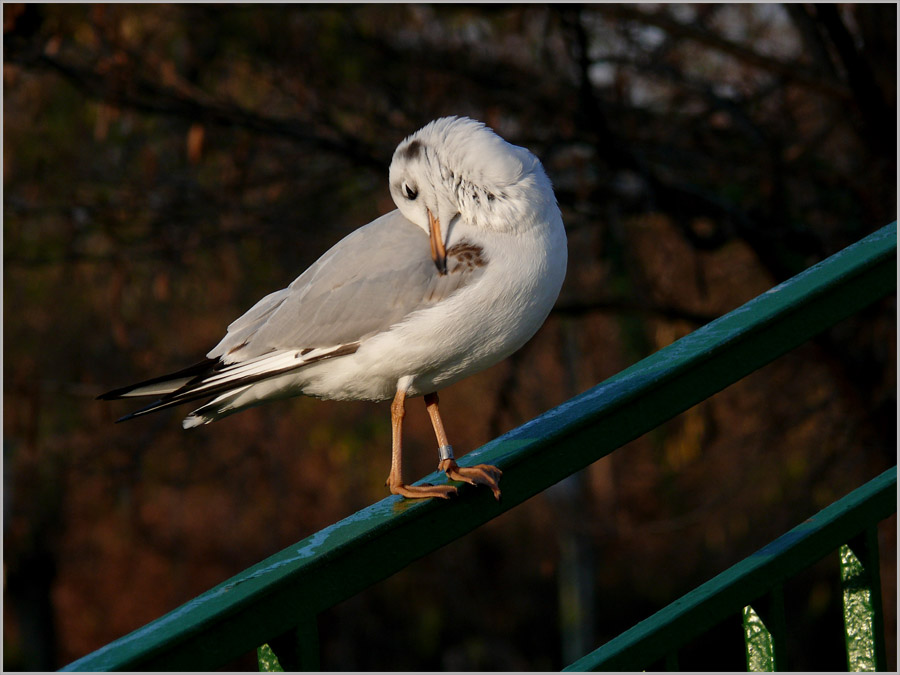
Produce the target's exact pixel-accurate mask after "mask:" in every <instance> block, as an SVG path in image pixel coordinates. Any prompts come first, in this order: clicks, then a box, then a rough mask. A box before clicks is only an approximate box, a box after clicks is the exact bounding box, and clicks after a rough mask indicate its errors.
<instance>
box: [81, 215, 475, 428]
mask: <svg viewBox="0 0 900 675" xmlns="http://www.w3.org/2000/svg"><path fill="white" fill-rule="evenodd" d="M447 261H448V265H447V269H448V273H447V274H444V275H441V274H438V271H437V268H436V267H435V265H434V262H433V261H432V260H431V248H430V246H429V243H428V235H426V234H425V232H424V231H423V230H421V229H420V228H418V227H416V226H415V225H413V224H412V223H411V222H409V221H408V220H406V218H404V217H403V216H402V215H401V214H400V212H399V211H392V212H391V213H388V214H386V215H384V216H382V217H381V218H378V219H377V220H374V221H372V222H371V223H369V224H368V225H366V226H365V227H362V228H360V229H358V230H356V231H355V232H353V233H351V234H349V235H348V236H346V237H345V238H344V239H342V240H341V241H339V242H338V243H337V244H335V245H334V246H333V247H332V248H331V249H330V250H329V251H328V252H327V253H325V255H323V256H322V257H321V258H319V260H317V261H316V262H315V263H314V264H313V265H312V267H310V268H309V269H308V270H306V271H305V272H304V273H303V274H301V275H300V276H299V277H297V279H296V280H295V281H294V282H293V283H292V284H291V285H290V286H288V287H287V288H285V289H283V290H280V291H276V292H275V293H270V294H269V295H267V296H265V297H264V298H263V299H262V300H260V301H259V302H257V303H256V304H255V305H254V306H253V307H251V308H250V310H249V311H247V313H246V314H244V315H243V316H241V317H240V318H238V319H237V320H236V321H234V322H233V323H232V324H231V325H230V326H229V327H228V331H227V334H226V335H225V337H224V338H223V339H222V341H221V342H220V343H219V344H218V345H216V347H215V348H214V349H213V350H212V351H210V352H209V354H207V357H208V358H207V360H206V361H204V362H202V363H198V364H196V365H195V366H191V367H190V368H185V369H184V370H180V371H178V372H176V373H171V374H169V375H164V376H162V377H156V378H153V379H151V380H146V381H144V382H139V383H138V384H134V385H131V386H128V387H122V388H120V389H115V390H113V391H110V392H107V393H106V394H103V395H101V396H99V397H98V398H102V399H118V398H129V397H135V396H137V397H140V396H159V397H160V398H159V399H158V400H157V401H154V402H153V403H151V404H150V405H148V406H146V407H144V408H141V409H140V410H137V411H135V412H134V413H131V414H130V415H126V416H125V417H123V418H121V419H120V420H119V421H122V420H125V419H131V418H132V417H136V416H139V415H146V414H147V413H150V412H153V411H155V410H160V409H162V408H168V407H171V406H173V405H178V404H179V403H183V402H186V401H192V400H195V399H198V398H206V397H209V396H219V398H217V399H215V401H213V402H214V403H215V402H216V401H219V400H220V399H222V398H227V397H228V396H231V395H233V394H235V393H239V392H240V391H241V390H243V389H244V388H246V387H247V386H249V385H251V384H253V383H255V382H259V381H260V380H264V379H268V378H270V377H274V376H276V375H282V374H284V373H287V372H290V371H292V370H296V369H297V368H302V367H304V366H307V365H309V364H311V363H316V362H318V361H321V360H324V359H330V358H336V357H340V356H345V355H348V354H352V353H354V352H355V351H356V350H357V349H358V348H359V346H360V343H361V342H362V341H363V340H365V338H366V337H368V336H371V335H374V334H376V333H379V332H381V331H385V330H387V329H389V328H390V327H391V326H392V325H394V324H396V323H398V322H400V321H402V320H403V319H405V318H406V317H407V316H409V315H410V314H412V313H413V312H415V311H416V310H419V309H424V308H426V307H430V306H432V305H434V304H435V303H438V302H440V301H441V300H443V299H444V298H446V297H448V296H449V295H451V294H452V293H453V292H454V291H456V290H458V289H460V288H462V287H463V286H465V285H466V284H469V283H471V282H472V281H473V280H474V279H476V278H477V277H478V276H479V275H480V274H481V272H482V269H481V268H482V267H484V265H485V264H486V259H485V257H484V253H483V251H481V249H480V248H479V247H477V246H475V245H473V244H471V243H468V242H460V243H459V244H457V245H455V246H453V247H451V248H449V249H448V250H447ZM201 410H202V408H201ZM196 412H198V411H195V413H196ZM188 419H191V418H190V417H189V418H188ZM205 421H211V419H206V420H205ZM189 426H191V425H189Z"/></svg>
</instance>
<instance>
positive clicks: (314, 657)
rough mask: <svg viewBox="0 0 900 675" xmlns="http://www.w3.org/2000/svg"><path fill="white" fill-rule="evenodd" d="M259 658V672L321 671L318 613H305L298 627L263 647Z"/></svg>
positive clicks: (258, 655)
mask: <svg viewBox="0 0 900 675" xmlns="http://www.w3.org/2000/svg"><path fill="white" fill-rule="evenodd" d="M257 658H258V661H259V670H260V672H263V671H265V672H280V671H288V672H295V671H306V672H315V671H319V670H320V669H321V668H320V666H319V620H318V616H317V615H316V614H303V615H302V616H301V617H300V618H299V620H298V623H297V627H296V628H295V629H293V630H289V631H288V632H287V633H284V634H283V635H279V636H278V637H277V638H275V639H274V640H270V641H269V643H268V644H266V645H263V646H262V647H260V648H259V650H258V651H257Z"/></svg>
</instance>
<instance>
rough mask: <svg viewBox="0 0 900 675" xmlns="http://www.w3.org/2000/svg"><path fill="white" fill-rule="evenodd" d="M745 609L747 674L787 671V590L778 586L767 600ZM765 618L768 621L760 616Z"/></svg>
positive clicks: (761, 599)
mask: <svg viewBox="0 0 900 675" xmlns="http://www.w3.org/2000/svg"><path fill="white" fill-rule="evenodd" d="M756 606H757V607H759V608H760V612H757V610H756V609H754V608H753V607H752V606H751V605H747V606H746V607H744V612H743V615H744V644H745V646H746V649H747V670H748V671H750V672H775V671H777V670H779V669H781V670H784V659H785V629H786V627H785V619H784V589H783V586H782V585H781V584H776V585H775V586H773V587H772V590H771V591H769V593H768V595H766V596H765V598H760V600H758V601H757V602H756ZM760 613H761V614H762V616H764V617H765V621H764V620H763V619H762V617H761V616H760Z"/></svg>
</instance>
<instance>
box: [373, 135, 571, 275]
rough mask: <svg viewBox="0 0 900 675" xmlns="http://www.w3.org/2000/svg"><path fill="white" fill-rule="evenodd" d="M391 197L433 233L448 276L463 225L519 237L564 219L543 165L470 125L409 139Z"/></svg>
mask: <svg viewBox="0 0 900 675" xmlns="http://www.w3.org/2000/svg"><path fill="white" fill-rule="evenodd" d="M390 189H391V196H392V197H393V199H394V203H395V204H397V208H399V209H400V212H401V213H402V214H403V215H404V216H405V217H406V218H407V219H408V220H410V221H412V222H413V223H415V224H416V225H418V226H419V227H421V228H422V229H423V230H425V232H427V233H428V235H429V238H430V240H431V255H432V258H433V259H434V261H435V265H437V268H438V270H439V271H440V272H442V273H443V272H445V271H446V262H445V259H446V245H447V242H448V241H449V239H450V237H451V234H452V232H453V228H454V226H455V225H456V224H457V223H458V222H460V221H462V222H464V223H466V224H467V225H470V226H474V227H480V228H484V229H487V230H494V231H499V232H515V231H518V230H522V229H528V228H533V227H541V226H544V227H547V226H549V225H550V222H551V221H552V220H553V219H559V218H560V216H559V208H558V207H557V205H556V198H555V197H554V195H553V189H552V187H551V186H550V181H549V179H548V178H547V175H546V174H545V173H544V168H543V167H542V166H541V162H540V160H538V158H537V157H535V156H534V155H533V154H531V152H529V151H528V150H526V149H525V148H520V147H518V146H516V145H512V144H510V143H507V142H506V141H504V140H503V139H502V138H500V137H499V136H498V135H497V134H495V133H494V132H493V131H492V130H491V129H489V128H488V127H486V126H485V125H484V124H482V123H481V122H476V121H475V120H472V119H469V118H468V117H442V118H440V119H437V120H435V121H433V122H431V123H429V124H427V125H426V126H424V127H422V128H421V129H419V130H418V131H417V132H415V133H414V134H412V135H410V136H408V137H407V138H406V139H404V140H403V142H402V143H400V145H398V146H397V150H396V151H395V152H394V158H393V160H392V161H391V169H390Z"/></svg>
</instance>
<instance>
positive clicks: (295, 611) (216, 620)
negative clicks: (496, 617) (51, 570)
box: [65, 223, 897, 670]
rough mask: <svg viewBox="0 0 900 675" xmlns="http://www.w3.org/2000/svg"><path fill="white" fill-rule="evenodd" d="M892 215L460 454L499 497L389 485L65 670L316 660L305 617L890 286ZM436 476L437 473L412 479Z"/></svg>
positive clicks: (312, 628) (310, 664)
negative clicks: (243, 659) (244, 658)
mask: <svg viewBox="0 0 900 675" xmlns="http://www.w3.org/2000/svg"><path fill="white" fill-rule="evenodd" d="M896 239H897V231H896V223H893V224H891V225H888V226H887V227H885V228H882V229H881V230H879V231H877V232H875V233H873V234H871V235H869V236H868V237H866V238H865V239H863V240H861V241H859V242H857V243H856V244H853V245H851V246H849V247H847V248H846V249H844V250H842V251H840V252H838V253H836V254H835V255H833V256H831V257H830V258H828V259H826V260H824V261H822V262H821V263H818V264H817V265H814V266H813V267H811V268H809V269H808V270H806V271H804V272H802V273H800V274H798V275H797V276H795V277H793V278H791V279H789V280H788V281H786V282H784V283H782V284H779V285H778V286H776V287H774V288H772V289H771V290H769V291H767V292H766V293H763V294H762V295H760V296H758V297H756V298H754V299H753V300H751V301H749V302H748V303H746V304H744V305H742V306H741V307H739V308H737V309H735V310H734V311H732V312H729V313H728V314H726V315H724V316H722V317H720V318H719V319H716V320H715V321H712V322H710V323H709V324H707V325H705V326H703V327H702V328H700V329H698V330H696V331H694V332H693V333H691V334H689V335H687V336H685V337H683V338H681V339H680V340H678V341H676V342H674V343H672V344H671V345H669V346H667V347H665V348H663V349H661V350H659V351H658V352H656V353H654V354H652V355H650V356H649V357H647V358H645V359H643V360H642V361H640V362H638V363H636V364H634V365H633V366H631V367H629V368H627V369H625V370H623V371H622V372H620V373H618V374H617V375H615V376H613V377H611V378H609V379H608V380H606V381H604V382H602V383H600V384H598V385H597V386H595V387H593V388H592V389H589V390H588V391H586V392H584V393H583V394H580V395H579V396H576V397H574V398H573V399H571V400H569V401H568V402H566V403H564V404H562V405H560V406H558V407H556V408H554V409H552V410H550V411H548V412H547V413H545V414H543V415H541V416H539V417H537V418H535V419H534V420H531V421H530V422H528V423H526V424H524V425H522V426H521V427H518V428H517V429H514V430H512V431H510V432H508V433H506V434H504V435H503V436H500V437H499V438H497V439H494V440H493V441H490V442H489V443H487V444H485V445H484V446H482V447H481V448H479V449H477V450H474V451H472V452H470V453H469V454H468V455H466V456H465V457H463V458H462V459H461V460H460V461H459V463H460V464H461V465H471V464H477V463H487V464H494V465H496V466H498V467H499V468H501V469H502V470H503V499H502V500H501V501H500V502H496V501H494V500H493V498H492V497H491V495H490V494H488V493H487V492H486V491H478V490H470V489H468V486H466V485H463V486H462V487H461V488H460V495H459V498H458V499H454V500H449V501H444V500H421V501H405V500H403V499H401V498H400V497H396V496H392V497H388V498H386V499H383V500H381V501H380V502H377V503H375V504H372V505H371V506H369V507H367V508H365V509H362V510H361V511H359V512H357V513H355V514H353V515H352V516H349V517H348V518H345V519H344V520H342V521H340V522H338V523H335V524H334V525H331V526H330V527H327V528H325V529H323V530H321V531H319V532H317V533H316V534H313V535H311V536H310V537H307V538H306V539H304V540H302V541H300V542H299V543H297V544H295V545H293V546H290V547H288V548H286V549H285V550H283V551H281V552H279V553H276V554H275V555H273V556H271V557H269V558H267V559H266V560H264V561H262V562H260V563H258V564H257V565H254V566H253V567H250V568H249V569H247V570H245V571H243V572H241V573H240V574H238V575H236V576H235V577H233V578H231V579H229V580H227V581H225V582H223V583H222V584H220V585H218V586H216V587H215V588H213V589H211V590H209V591H207V592H205V593H203V594H201V595H199V596H197V597H196V598H194V599H193V600H190V601H189V602H187V603H186V604H184V605H182V606H181V607H178V608H177V609H175V610H173V611H171V612H169V613H168V614H166V615H164V616H162V617H160V618H159V619H156V620H155V621H152V622H151V623H149V624H147V625H145V626H144V627H142V628H139V629H137V630H136V631H134V632H132V633H130V634H128V635H126V636H124V637H122V638H120V639H118V640H115V641H113V642H111V643H109V644H108V645H106V646H104V647H101V648H100V649H98V650H97V651H95V652H93V653H91V654H88V655H87V656H85V657H83V658H81V659H78V660H77V661H74V662H73V663H70V664H69V665H68V666H66V668H65V670H194V669H203V670H208V669H211V668H216V667H219V666H221V665H223V664H226V663H228V662H230V661H231V660H232V659H234V658H236V657H238V656H240V655H242V654H245V653H247V652H249V651H251V650H253V649H256V648H257V647H259V646H260V645H263V644H266V643H267V644H269V645H270V646H271V647H272V648H273V649H274V651H275V653H276V654H278V657H279V659H280V660H281V662H282V665H284V666H285V667H288V668H290V669H296V668H307V669H315V668H316V667H317V666H318V644H317V643H318V638H317V635H316V616H317V615H318V613H319V612H321V611H323V610H324V609H327V608H329V607H332V606H334V605H336V604H337V603H339V602H342V601H343V600H345V599H347V598H349V597H352V596H353V595H355V594H356V593H358V592H360V591H362V590H364V589H365V588H367V587H369V586H371V585H373V584H374V583H376V582H378V581H380V580H382V579H384V578H386V577H388V576H390V575H391V574H393V573H395V572H397V571H399V570H401V569H403V568H404V567H406V566H407V565H408V564H409V563H411V562H412V561H414V560H416V559H418V558H420V557H422V556H424V555H426V554H428V553H430V552H432V551H434V550H436V549H438V548H440V547H442V546H444V545H445V544H447V543H449V542H451V541H453V540H455V539H457V538H459V537H461V536H462V535H464V534H466V533H468V532H470V531H472V530H473V529H475V528H476V527H478V526H479V525H481V524H483V523H485V522H487V521H489V520H491V519H492V518H495V517H497V516H498V515H500V514H501V513H503V512H505V511H508V510H509V509H511V508H513V507H515V506H516V505H518V504H520V503H521V502H523V501H525V500H526V499H528V498H529V497H532V496H534V495H536V494H538V493H539V492H541V491H542V490H544V489H546V488H548V487H550V486H551V485H553V484H555V483H557V482H559V481H560V480H562V479H563V478H565V477H566V476H568V475H570V474H572V473H574V472H576V471H578V470H580V469H583V468H584V467H585V466H587V465H589V464H591V463H592V462H594V461H596V460H598V459H600V458H601V457H604V456H605V455H607V454H609V453H610V452H612V451H613V450H615V449H616V448H618V447H620V446H621V445H623V444H625V443H627V442H628V441H630V440H633V439H634V438H637V437H638V436H641V435H642V434H644V433H646V432H647V431H650V430H651V429H653V428H655V427H656V426H658V425H659V424H661V423H662V422H665V421H666V420H668V419H670V418H672V417H674V416H675V415H678V414H679V413H681V412H683V411H685V410H687V409H688V408H690V407H691V406H693V405H695V404H697V403H699V402H701V401H703V400H704V399H706V398H708V397H709V396H711V395H712V394H714V393H716V392H718V391H720V390H721V389H723V388H724V387H726V386H728V385H729V384H732V383H734V382H736V381H738V380H740V379H741V378H743V377H744V376H745V375H747V374H749V373H751V372H753V371H754V370H756V369H758V368H760V367H761V366H763V365H765V364H767V363H769V362H770V361H772V360H774V359H775V358H777V357H778V356H780V355H782V354H784V353H785V352H787V351H789V350H790V349H793V348H794V347H796V346H797V345H799V344H802V343H803V342H805V341H806V340H808V339H809V338H811V337H812V336H814V335H816V334H817V333H819V332H821V331H822V330H824V329H825V328H827V327H828V326H830V325H832V324H834V323H836V322H837V321H840V320H841V319H844V318H846V317H847V316H850V315H851V314H853V313H855V312H857V311H859V310H860V309H862V308H863V307H865V306H867V305H869V304H870V303H872V302H874V301H876V300H878V299H879V298H881V297H883V296H885V295H887V294H888V293H890V292H891V291H892V290H894V289H896V274H897V272H896V270H897V265H896ZM442 480H446V479H445V478H444V476H443V474H439V473H437V472H435V473H433V474H431V475H429V476H426V477H425V478H423V479H422V481H423V482H430V483H440V482H441V481H442Z"/></svg>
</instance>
